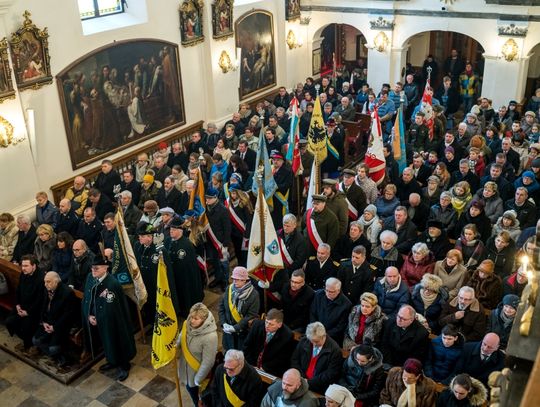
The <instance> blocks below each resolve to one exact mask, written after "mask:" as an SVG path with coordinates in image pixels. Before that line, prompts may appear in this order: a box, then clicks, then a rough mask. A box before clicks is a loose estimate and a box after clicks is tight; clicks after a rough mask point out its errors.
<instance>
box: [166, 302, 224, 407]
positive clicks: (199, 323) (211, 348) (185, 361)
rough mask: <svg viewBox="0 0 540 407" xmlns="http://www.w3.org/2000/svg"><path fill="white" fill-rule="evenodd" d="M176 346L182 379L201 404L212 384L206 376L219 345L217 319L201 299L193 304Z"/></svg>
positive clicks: (194, 400) (192, 395)
mask: <svg viewBox="0 0 540 407" xmlns="http://www.w3.org/2000/svg"><path fill="white" fill-rule="evenodd" d="M176 346H177V348H178V352H177V353H176V357H177V358H178V375H179V377H180V381H181V382H182V383H183V384H185V385H186V388H187V390H188V393H189V395H190V396H191V399H192V400H193V403H194V404H195V405H197V404H198V400H199V393H200V392H202V391H203V390H204V389H205V388H206V386H207V385H208V382H207V381H206V379H207V377H208V374H209V373H210V370H211V369H212V367H213V366H214V360H215V357H216V352H217V346H218V336H217V326H216V321H215V319H214V316H213V315H212V313H211V312H210V311H209V310H208V308H206V305H204V304H203V303H201V302H198V303H196V304H194V305H193V306H192V307H191V309H190V311H189V315H188V317H187V319H186V320H185V321H184V324H183V325H182V329H181V330H180V334H179V335H178V339H177V342H176Z"/></svg>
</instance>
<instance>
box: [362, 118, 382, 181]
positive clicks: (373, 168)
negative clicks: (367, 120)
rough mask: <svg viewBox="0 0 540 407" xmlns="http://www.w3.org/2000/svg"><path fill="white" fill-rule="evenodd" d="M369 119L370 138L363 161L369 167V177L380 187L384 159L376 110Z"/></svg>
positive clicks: (379, 123)
mask: <svg viewBox="0 0 540 407" xmlns="http://www.w3.org/2000/svg"><path fill="white" fill-rule="evenodd" d="M371 119H372V120H371V136H370V137H369V144H368V149H367V151H366V157H365V159H364V161H365V163H366V164H367V165H368V167H369V177H370V178H371V179H372V180H373V181H375V183H376V184H377V185H380V184H381V182H383V180H384V175H385V170H386V159H385V158H384V151H383V136H382V130H381V122H380V120H379V112H378V109H377V108H375V110H374V111H373V113H372V115H371Z"/></svg>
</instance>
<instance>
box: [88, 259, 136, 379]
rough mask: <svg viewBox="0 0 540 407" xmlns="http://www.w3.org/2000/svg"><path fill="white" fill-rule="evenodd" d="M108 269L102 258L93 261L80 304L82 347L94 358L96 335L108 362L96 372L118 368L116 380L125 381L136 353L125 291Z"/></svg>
mask: <svg viewBox="0 0 540 407" xmlns="http://www.w3.org/2000/svg"><path fill="white" fill-rule="evenodd" d="M108 267H109V266H108V264H107V263H106V262H105V261H104V260H103V258H101V256H99V257H96V259H95V260H94V264H93V265H92V274H91V275H88V278H87V279H86V284H85V287H84V297H83V304H82V318H83V326H84V328H85V333H86V342H85V347H86V351H90V352H91V353H92V356H93V355H94V354H95V352H96V350H97V346H96V345H97V342H96V341H95V339H97V337H98V335H99V338H100V339H101V344H102V345H103V350H104V352H105V358H106V359H107V363H105V364H104V365H101V366H100V367H99V371H100V372H105V371H107V370H111V369H114V368H118V374H117V376H116V379H117V380H119V381H124V380H126V379H127V377H128V375H129V369H130V363H129V362H130V360H131V359H133V358H134V357H135V354H136V353H137V350H136V348H135V340H134V339H133V326H132V324H131V319H130V317H129V311H128V305H127V301H126V297H125V295H124V290H123V288H122V286H121V285H120V283H119V282H118V280H116V278H114V277H113V276H112V275H111V274H109V273H108V272H107V268H108Z"/></svg>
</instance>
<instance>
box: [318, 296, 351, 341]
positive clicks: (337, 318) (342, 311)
mask: <svg viewBox="0 0 540 407" xmlns="http://www.w3.org/2000/svg"><path fill="white" fill-rule="evenodd" d="M351 307H352V304H351V302H350V301H349V299H348V298H347V297H346V296H345V295H344V294H343V293H340V294H339V295H338V296H337V297H336V298H335V299H334V300H329V299H328V298H327V297H326V292H325V291H324V290H318V291H316V292H315V297H314V298H313V302H312V303H311V311H310V317H309V320H310V322H321V323H322V324H323V325H324V327H325V328H326V333H327V335H328V336H331V337H332V339H334V340H335V341H336V342H337V343H342V341H343V335H344V334H345V329H346V328H347V316H348V315H349V311H350V310H351Z"/></svg>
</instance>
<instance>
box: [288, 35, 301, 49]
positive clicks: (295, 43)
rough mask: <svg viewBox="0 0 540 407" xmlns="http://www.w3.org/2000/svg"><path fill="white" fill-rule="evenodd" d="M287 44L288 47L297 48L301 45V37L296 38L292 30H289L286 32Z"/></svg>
mask: <svg viewBox="0 0 540 407" xmlns="http://www.w3.org/2000/svg"><path fill="white" fill-rule="evenodd" d="M285 42H286V43H287V45H288V46H289V49H293V48H299V47H301V46H302V45H303V42H302V39H298V40H297V39H296V35H295V33H294V31H293V30H289V33H288V34H287V40H286V41H285Z"/></svg>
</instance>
